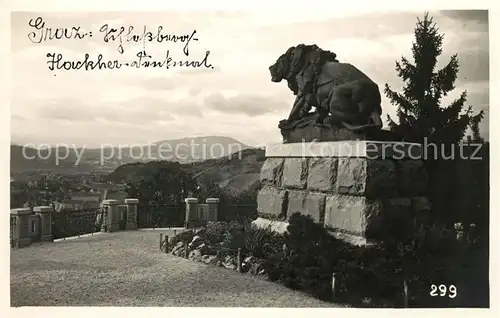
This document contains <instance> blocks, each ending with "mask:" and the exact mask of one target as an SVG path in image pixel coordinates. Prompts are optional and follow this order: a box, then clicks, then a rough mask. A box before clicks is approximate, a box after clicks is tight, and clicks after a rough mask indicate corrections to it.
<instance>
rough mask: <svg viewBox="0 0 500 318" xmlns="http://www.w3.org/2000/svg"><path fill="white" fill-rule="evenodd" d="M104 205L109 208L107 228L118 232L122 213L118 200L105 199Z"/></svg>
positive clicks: (108, 230)
mask: <svg viewBox="0 0 500 318" xmlns="http://www.w3.org/2000/svg"><path fill="white" fill-rule="evenodd" d="M102 205H103V206H104V207H105V208H107V210H108V212H107V217H106V230H107V232H116V231H118V230H120V215H119V213H118V201H117V200H104V201H102Z"/></svg>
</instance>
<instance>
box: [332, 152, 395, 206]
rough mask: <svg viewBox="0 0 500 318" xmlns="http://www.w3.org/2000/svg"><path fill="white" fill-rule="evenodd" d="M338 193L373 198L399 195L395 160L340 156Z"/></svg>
mask: <svg viewBox="0 0 500 318" xmlns="http://www.w3.org/2000/svg"><path fill="white" fill-rule="evenodd" d="M337 193H339V194H346V195H357V196H367V197H372V198H378V197H395V196H397V177H396V165H395V163H394V161H392V160H389V159H386V160H371V159H366V158H339V163H338V171H337Z"/></svg>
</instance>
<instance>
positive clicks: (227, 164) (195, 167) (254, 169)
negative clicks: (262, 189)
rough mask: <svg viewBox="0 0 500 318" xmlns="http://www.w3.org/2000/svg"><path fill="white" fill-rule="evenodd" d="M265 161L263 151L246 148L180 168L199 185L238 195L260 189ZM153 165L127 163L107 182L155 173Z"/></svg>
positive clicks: (113, 173) (121, 181)
mask: <svg viewBox="0 0 500 318" xmlns="http://www.w3.org/2000/svg"><path fill="white" fill-rule="evenodd" d="M264 160H265V156H264V150H262V149H246V150H243V151H241V152H238V153H234V154H233V155H231V156H226V157H223V158H218V159H210V160H205V161H200V162H193V163H187V164H182V165H181V169H183V170H184V171H186V172H189V173H191V174H192V175H193V176H194V178H195V179H196V180H197V181H198V183H199V184H207V183H215V184H218V185H219V186H220V187H221V188H223V189H230V190H232V191H234V192H237V193H238V192H241V191H244V190H248V189H254V188H256V187H258V186H259V184H260V176H259V175H260V169H261V168H262V165H263V164H264ZM155 166H156V165H154V164H153V163H134V164H126V165H123V166H120V167H118V168H117V169H116V170H115V171H113V172H112V173H110V174H109V175H108V177H107V179H108V181H112V182H115V183H125V182H130V181H136V180H138V179H141V178H143V177H144V176H146V175H148V174H151V173H154V171H155V170H154V169H155Z"/></svg>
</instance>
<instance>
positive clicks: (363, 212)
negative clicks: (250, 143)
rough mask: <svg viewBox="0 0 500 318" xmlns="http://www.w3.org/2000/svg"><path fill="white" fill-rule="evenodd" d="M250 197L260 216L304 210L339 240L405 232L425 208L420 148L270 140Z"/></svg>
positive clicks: (285, 217) (274, 216)
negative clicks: (256, 188) (256, 189)
mask: <svg viewBox="0 0 500 318" xmlns="http://www.w3.org/2000/svg"><path fill="white" fill-rule="evenodd" d="M266 158H267V159H266V162H265V163H264V165H263V166H262V170H261V175H260V179H261V182H262V189H261V190H260V191H259V194H258V197H257V205H258V207H257V210H258V213H259V216H260V217H261V218H266V219H274V220H279V221H287V220H288V219H289V218H290V216H291V215H292V214H293V213H296V212H299V213H300V214H303V215H309V216H310V217H311V218H312V219H313V220H314V221H315V222H318V223H321V224H324V225H325V226H327V227H329V228H331V229H333V233H334V234H335V235H336V236H338V237H339V238H341V239H345V240H346V241H348V242H356V243H355V244H358V243H359V244H367V243H368V244H369V243H370V242H374V243H375V242H377V241H379V240H383V239H384V238H385V237H392V238H395V237H396V236H397V235H404V233H410V231H411V228H410V227H411V223H412V221H413V218H414V217H421V216H423V215H425V214H426V213H428V212H429V210H430V208H429V206H430V204H429V201H428V200H427V198H426V197H425V196H424V194H425V191H426V187H427V175H426V171H425V169H424V165H423V160H422V146H421V145H420V144H412V143H407V142H383V141H366V140H350V141H328V142H314V143H286V144H277V145H269V146H268V147H267V148H266Z"/></svg>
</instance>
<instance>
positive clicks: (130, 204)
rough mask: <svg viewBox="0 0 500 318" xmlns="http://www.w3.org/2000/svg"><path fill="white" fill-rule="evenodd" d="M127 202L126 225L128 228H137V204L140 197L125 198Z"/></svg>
mask: <svg viewBox="0 0 500 318" xmlns="http://www.w3.org/2000/svg"><path fill="white" fill-rule="evenodd" d="M125 204H126V205H127V224H126V225H125V229H126V230H137V227H138V226H137V204H139V200H138V199H131V198H129V199H125Z"/></svg>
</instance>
